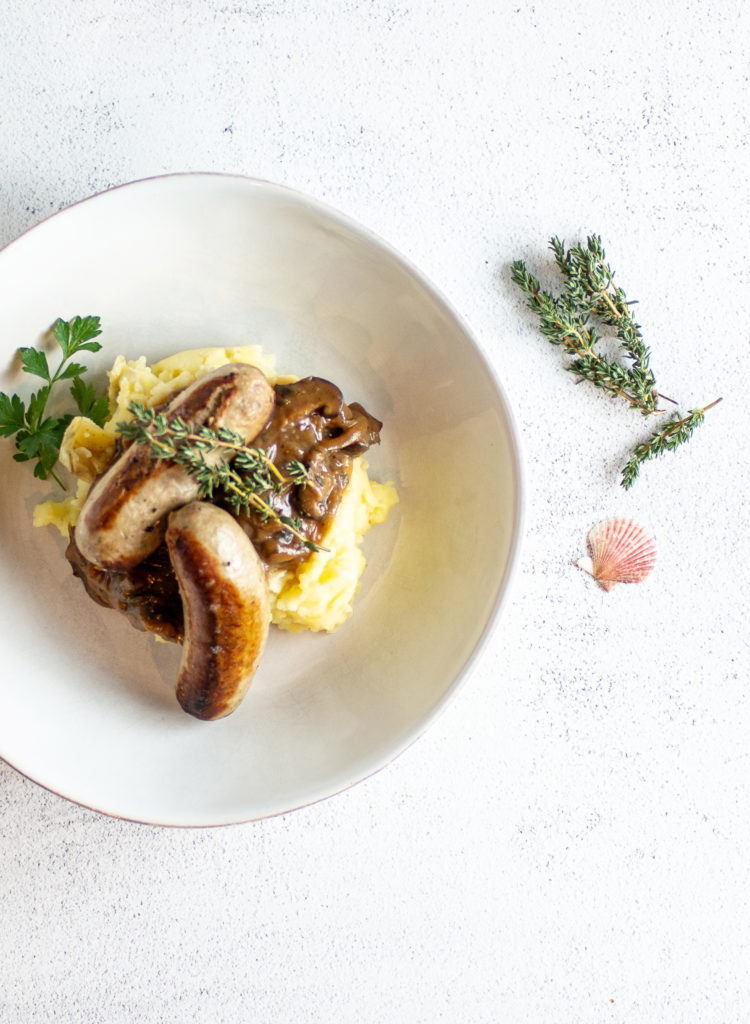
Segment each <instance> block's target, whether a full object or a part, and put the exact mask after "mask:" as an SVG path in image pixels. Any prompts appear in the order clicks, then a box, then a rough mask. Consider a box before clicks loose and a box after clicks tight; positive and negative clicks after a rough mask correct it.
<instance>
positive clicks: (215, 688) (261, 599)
mask: <svg viewBox="0 0 750 1024" xmlns="http://www.w3.org/2000/svg"><path fill="white" fill-rule="evenodd" d="M166 542H167V548H168V550H169V554H170V557H171V559H172V565H173V567H174V571H175V575H176V576H177V582H178V584H179V587H180V595H181V597H182V606H183V611H184V615H185V640H184V646H183V653H182V662H181V664H180V671H179V675H178V677H177V699H178V701H179V702H180V704H181V705H182V707H183V709H184V710H185V711H187V713H188V714H190V715H194V716H195V717H196V718H202V719H205V720H207V721H211V720H213V719H215V718H223V717H224V716H225V715H228V714H229V713H230V712H232V711H234V709H235V708H236V707H237V705H238V704H239V703H240V701H241V700H242V698H243V697H244V696H245V694H246V692H247V689H248V687H249V686H250V681H251V679H252V677H253V675H254V674H255V670H256V668H257V667H258V662H259V661H260V657H261V654H262V653H263V648H264V646H265V643H266V638H267V636H268V626H269V622H270V619H271V610H270V599H269V594H268V586H267V583H266V575H265V571H264V569H263V563H262V562H261V560H260V558H259V557H258V554H257V553H256V551H255V548H254V547H253V545H252V543H251V541H250V540H249V539H248V537H247V536H246V534H245V532H244V530H243V529H242V527H241V526H240V525H239V523H238V522H237V521H236V520H235V519H234V518H233V517H232V516H231V515H230V514H229V513H228V512H225V511H224V510H223V509H220V508H218V507H217V506H216V505H211V504H209V503H208V502H202V501H193V502H191V503H190V504H189V505H184V506H183V507H182V508H179V509H177V510H176V511H174V512H172V513H171V514H170V516H169V523H168V527H167V533H166Z"/></svg>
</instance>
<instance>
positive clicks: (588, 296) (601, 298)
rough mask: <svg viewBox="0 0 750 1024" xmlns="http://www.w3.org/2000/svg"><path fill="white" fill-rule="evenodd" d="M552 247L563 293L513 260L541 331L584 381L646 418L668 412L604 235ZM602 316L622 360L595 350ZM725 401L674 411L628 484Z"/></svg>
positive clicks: (626, 475) (639, 451) (555, 241)
mask: <svg viewBox="0 0 750 1024" xmlns="http://www.w3.org/2000/svg"><path fill="white" fill-rule="evenodd" d="M549 247H550V249H551V250H552V252H553V254H554V259H555V264H556V265H557V268H558V270H559V271H560V273H561V274H562V275H563V279H564V282H565V288H564V291H563V293H562V294H561V295H558V296H555V295H553V294H552V293H551V292H549V291H545V290H544V289H543V288H542V287H541V285H540V283H539V281H538V280H537V278H536V277H534V275H533V274H531V273H529V271H528V269H527V267H526V264H525V263H524V262H523V260H515V261H514V263H513V264H512V266H511V276H512V278H513V281H514V282H515V283H516V284H517V285H518V287H519V288H520V289H521V291H522V292H523V293H524V295H525V296H526V299H527V302H528V306H529V309H531V311H532V312H533V313H535V314H536V315H537V317H538V318H539V329H540V330H541V332H542V334H544V336H545V337H546V338H547V339H548V340H549V341H550V342H551V343H552V344H553V345H559V346H560V347H561V348H562V349H563V350H564V351H565V352H566V354H567V355H569V356H571V357H572V358H571V360H570V361H569V362H568V363H567V364H566V368H567V369H568V370H569V371H570V372H571V373H573V374H575V375H576V376H577V377H579V378H580V379H581V380H588V381H589V382H590V383H591V384H593V385H594V386H595V387H597V388H599V389H600V390H602V391H605V392H607V393H608V394H611V395H614V396H617V397H620V398H623V399H625V400H626V401H627V402H628V403H629V404H630V407H631V408H633V409H636V410H638V411H639V412H640V413H642V414H643V415H644V416H652V415H656V414H663V413H664V412H665V410H664V409H663V408H660V407H659V406H660V401H659V400H660V399H662V400H663V401H666V402H672V399H670V398H665V396H664V395H661V394H660V393H659V392H658V391H657V388H656V379H655V377H654V372H653V370H652V369H651V365H650V358H651V353H650V351H649V349H648V348H647V347H646V345H645V343H644V341H643V336H642V334H641V328H640V325H639V324H638V323H636V321H635V318H634V317H633V313H632V310H631V308H630V307H631V305H633V303H632V302H630V301H628V298H627V296H626V294H625V292H624V290H623V289H622V288H620V287H619V285H617V284H615V281H614V276H615V273H614V270H613V269H612V267H611V266H610V265H609V264H608V263H607V259H606V254H605V252H604V248H603V246H602V240H601V238H600V237H599V236H598V235H591V236H590V237H589V238H588V239H587V241H586V245H585V246H584V245H580V244H579V245H574V246H571V247H570V248H569V249H566V248H565V244H564V242H562V241H561V240H560V239H559V238H557V237H553V238H551V239H550V243H549ZM596 321H598V322H599V324H600V325H602V326H605V327H607V328H610V329H612V330H613V331H614V333H615V336H616V338H617V339H618V342H619V347H620V350H621V354H622V361H615V360H614V359H610V358H609V357H608V356H607V355H606V354H605V353H603V352H602V351H601V350H600V349H599V348H597V344H598V343H599V342H601V341H602V339H603V335H602V334H601V333H599V331H598V330H597V326H596ZM719 401H721V399H717V400H716V401H715V402H711V403H710V405H706V406H704V407H703V408H702V409H691V410H690V412H688V414H687V415H686V416H680V415H679V414H678V413H673V414H672V415H671V416H670V418H669V420H668V422H667V423H666V425H664V426H663V427H661V428H660V429H659V430H658V431H656V432H655V433H654V434H652V436H651V437H650V438H649V440H648V441H646V442H644V443H643V444H639V445H636V447H635V448H634V449H633V453H632V455H631V457H630V459H629V460H628V462H627V464H626V466H625V467H624V469H623V471H622V478H621V484H622V486H623V487H624V488H625V489H626V490H627V489H628V488H630V487H632V485H633V483H634V481H635V480H636V478H637V476H638V473H639V471H640V467H641V465H642V463H644V462H646V461H648V460H649V459H653V458H656V457H657V456H659V455H662V454H664V453H665V452H668V451H673V450H674V449H675V448H677V447H679V445H681V444H684V443H685V442H686V441H688V440H689V439H690V437H691V436H692V434H693V431H694V430H695V428H696V427H697V426H699V425H700V424H701V423H702V422H703V417H704V414H705V413H706V412H707V411H708V409H711V408H712V407H713V406H714V405H716V404H717V402H719ZM672 404H676V403H674V402H672Z"/></svg>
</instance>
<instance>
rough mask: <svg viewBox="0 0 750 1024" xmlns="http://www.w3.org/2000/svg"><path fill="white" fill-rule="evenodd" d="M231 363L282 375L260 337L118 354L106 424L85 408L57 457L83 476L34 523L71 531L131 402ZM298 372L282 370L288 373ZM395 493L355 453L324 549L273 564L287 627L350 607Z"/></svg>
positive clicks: (332, 617) (337, 620) (275, 606)
mask: <svg viewBox="0 0 750 1024" xmlns="http://www.w3.org/2000/svg"><path fill="white" fill-rule="evenodd" d="M226 363H251V364H252V365H253V366H257V367H258V368H259V369H261V370H262V371H263V373H264V374H265V375H266V377H267V378H268V379H269V381H270V382H271V383H272V384H274V383H277V381H278V380H279V378H278V377H277V375H276V368H275V363H274V359H273V357H272V356H269V355H267V354H265V353H264V352H263V351H262V349H260V348H259V347H258V346H257V345H246V346H241V347H238V348H200V349H191V350H189V351H187V352H179V353H178V354H177V355H174V356H170V357H169V358H168V359H163V360H161V361H160V362H158V363H154V365H153V366H149V365H148V364H147V363H146V360H145V358H144V357H141V358H140V359H136V360H133V361H131V362H126V360H125V359H124V358H123V357H122V356H118V357H117V359H116V360H115V362H114V365H113V367H112V369H111V370H110V372H109V396H108V397H109V405H110V409H111V410H112V414H111V416H110V418H109V419H108V420H107V422H106V423H105V424H104V426H103V427H98V426H97V425H96V424H95V423H93V422H92V421H91V420H89V419H87V418H86V417H83V416H78V417H76V418H75V419H74V420H73V421H72V423H71V424H70V426H69V427H68V429H67V431H66V433H65V437H64V438H63V443H62V447H61V449H60V461H61V462H62V464H63V465H64V466H65V467H66V468H67V469H69V470H70V472H71V473H72V474H73V475H74V476H75V477H76V478H77V480H78V488H77V492H76V494H75V495H74V496H72V497H69V498H66V499H65V500H64V501H45V502H43V503H42V504H40V505H38V506H37V507H36V509H35V510H34V525H35V526H55V527H57V529H58V530H59V531H60V533H61V534H62V535H63V536H64V537H66V538H67V536H68V530H69V528H70V527H71V526H75V524H76V522H77V520H78V514H79V512H80V510H81V506H82V504H83V501H84V499H85V497H86V495H87V494H88V490H89V487H90V486H91V482H92V481H93V480H94V479H95V477H96V476H98V474H99V473H101V472H102V471H103V470H104V469H105V468H106V467H107V466H108V465H109V463H110V462H111V461H112V457H113V455H114V451H115V440H116V437H117V424H118V423H120V422H122V421H123V420H128V419H131V414H130V412H129V409H128V406H129V405H130V403H131V402H134V401H138V402H142V403H143V404H144V405H158V404H159V403H161V402H163V401H164V400H165V399H166V398H167V397H168V396H169V395H170V394H171V393H172V392H173V391H176V390H177V389H178V388H182V387H185V386H186V385H188V384H190V383H192V381H194V380H196V379H197V378H198V377H201V376H203V375H204V374H206V373H208V372H209V371H210V370H213V369H216V368H217V367H219V366H224V365H225V364H226ZM288 379H293V378H284V380H288ZM397 501H398V495H397V494H396V491H395V489H394V487H393V485H392V484H380V483H377V482H376V481H374V480H371V479H370V478H369V476H368V473H367V463H366V461H365V459H364V458H363V457H362V456H360V457H359V458H357V459H355V460H354V466H353V470H352V477H351V480H350V482H349V486H348V487H347V489H346V491H345V492H344V495H343V497H342V500H341V505H340V506H339V509H338V512H337V513H336V516H335V517H334V519H333V521H332V523H331V525H330V526H329V528H328V531H327V533H326V535H325V536H324V537H323V538H322V540H321V546H322V547H323V548H324V549H325V550H321V551H314V552H312V553H311V555H310V557H309V558H308V559H306V561H305V562H303V563H302V564H301V565H299V566H296V567H294V568H288V569H285V568H273V569H270V570H269V572H268V584H269V589H270V592H271V617H272V621H273V622H274V623H275V624H276V625H277V626H280V627H281V628H282V629H288V630H291V631H294V632H297V631H299V630H303V629H311V630H324V631H327V632H330V631H331V630H333V629H336V627H337V626H340V625H341V623H342V622H344V621H345V620H346V619H347V618H348V617H349V616H350V615H351V613H352V601H353V600H354V596H355V595H356V593H357V590H358V589H359V581H360V577H361V575H362V572H363V570H364V568H365V565H366V562H365V557H364V555H363V554H362V551H361V548H360V544H361V542H362V538H363V537H364V535H365V534H366V533H367V531H368V530H369V529H370V527H371V526H374V525H375V524H376V523H382V522H383V521H384V520H385V519H386V517H387V515H388V513H389V511H390V510H391V508H392V507H393V506H394V505H395V504H396V502H397Z"/></svg>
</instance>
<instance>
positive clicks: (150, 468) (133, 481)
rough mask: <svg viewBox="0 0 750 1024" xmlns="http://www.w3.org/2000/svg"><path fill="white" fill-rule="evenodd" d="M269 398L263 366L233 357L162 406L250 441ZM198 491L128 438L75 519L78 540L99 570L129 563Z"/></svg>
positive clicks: (267, 411)
mask: <svg viewBox="0 0 750 1024" xmlns="http://www.w3.org/2000/svg"><path fill="white" fill-rule="evenodd" d="M274 400H275V397H274V391H273V388H272V387H271V385H270V384H269V383H268V381H267V380H266V378H265V377H264V376H263V374H262V373H261V371H260V370H258V369H257V368H256V367H254V366H248V365H246V364H244V363H231V364H230V365H228V366H221V367H219V368H218V369H217V370H213V371H212V372H211V373H208V374H206V376H204V377H201V378H199V379H198V380H197V381H195V382H194V383H193V384H191V385H190V386H189V387H187V388H186V389H185V390H184V391H181V392H180V393H179V394H178V395H176V396H175V397H174V398H173V399H172V401H171V402H169V403H168V405H167V406H166V408H165V410H164V411H165V412H166V414H167V416H168V417H173V416H180V417H182V419H184V420H186V421H187V422H189V423H191V424H193V425H195V426H201V425H206V426H209V427H212V428H218V427H227V428H228V429H230V430H234V431H236V432H237V433H238V434H241V435H242V437H243V438H244V439H245V440H246V441H247V442H250V441H252V440H253V438H254V437H255V436H256V435H257V434H258V433H259V432H260V431H261V430H262V429H263V427H264V426H265V424H266V422H267V421H268V419H269V417H270V416H271V413H272V412H273V407H274ZM219 457H220V456H219ZM198 494H199V488H198V484H197V483H196V481H195V479H194V477H192V476H191V475H190V474H189V473H188V472H187V470H185V469H183V468H182V467H181V466H178V465H176V464H175V463H174V462H171V461H169V460H167V459H161V460H158V461H157V460H155V459H153V458H152V457H151V455H150V453H149V451H148V449H147V448H146V447H145V446H144V445H138V444H132V445H131V446H130V447H129V448H127V449H126V450H125V451H124V452H123V453H122V455H121V456H120V457H119V458H117V459H116V460H115V461H114V462H113V463H112V465H111V466H110V467H109V469H108V470H107V471H106V473H104V474H103V475H102V476H101V477H100V478H99V479H98V480H97V481H96V482H95V483H94V486H93V487H92V488H91V490H90V491H89V494H88V497H87V498H86V501H85V502H84V504H83V508H82V509H81V514H80V516H79V519H78V523H77V525H76V540H77V542H78V547H79V548H80V550H81V552H82V554H83V555H84V556H85V557H86V558H87V559H88V560H89V561H90V562H93V563H94V565H97V566H99V567H100V568H102V569H116V570H120V571H122V570H125V569H130V568H132V567H133V566H134V565H137V564H138V563H139V562H140V561H142V560H143V559H144V558H146V557H148V555H150V554H151V552H152V551H155V550H156V548H157V547H158V546H159V544H160V543H161V541H162V538H163V536H164V518H165V516H166V514H167V513H168V512H169V511H170V510H171V509H174V508H179V507H180V505H185V504H187V502H189V501H193V500H194V499H195V498H197V497H198Z"/></svg>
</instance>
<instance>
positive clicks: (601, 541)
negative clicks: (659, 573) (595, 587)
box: [578, 519, 656, 590]
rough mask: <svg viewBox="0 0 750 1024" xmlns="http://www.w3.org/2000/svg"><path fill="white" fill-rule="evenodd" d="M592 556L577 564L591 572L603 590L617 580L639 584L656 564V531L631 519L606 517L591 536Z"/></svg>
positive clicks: (617, 581) (590, 552)
mask: <svg viewBox="0 0 750 1024" xmlns="http://www.w3.org/2000/svg"><path fill="white" fill-rule="evenodd" d="M588 548H589V554H590V556H591V557H590V558H582V559H581V560H580V562H579V563H578V565H579V566H580V568H581V569H585V571H586V572H588V573H591V575H592V576H593V577H594V579H595V580H596V581H597V583H598V584H599V586H600V587H601V588H602V589H603V590H611V589H612V587H614V586H615V584H616V583H640V582H641V581H642V580H645V579H646V577H647V576H648V575H649V573H650V572H651V570H652V569H653V568H654V565H655V564H656V542H655V541H654V537H653V534H652V533H651V532H650V531H649V530H647V529H645V527H643V526H640V525H639V524H638V523H636V522H634V521H633V520H632V519H605V520H604V521H603V522H601V523H597V525H596V526H595V527H594V528H593V529H592V530H591V532H590V533H589V536H588Z"/></svg>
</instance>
